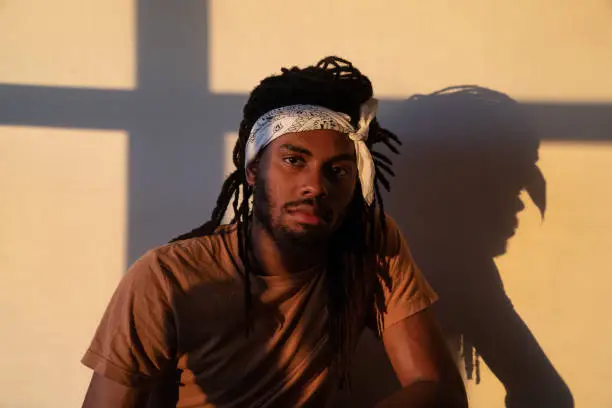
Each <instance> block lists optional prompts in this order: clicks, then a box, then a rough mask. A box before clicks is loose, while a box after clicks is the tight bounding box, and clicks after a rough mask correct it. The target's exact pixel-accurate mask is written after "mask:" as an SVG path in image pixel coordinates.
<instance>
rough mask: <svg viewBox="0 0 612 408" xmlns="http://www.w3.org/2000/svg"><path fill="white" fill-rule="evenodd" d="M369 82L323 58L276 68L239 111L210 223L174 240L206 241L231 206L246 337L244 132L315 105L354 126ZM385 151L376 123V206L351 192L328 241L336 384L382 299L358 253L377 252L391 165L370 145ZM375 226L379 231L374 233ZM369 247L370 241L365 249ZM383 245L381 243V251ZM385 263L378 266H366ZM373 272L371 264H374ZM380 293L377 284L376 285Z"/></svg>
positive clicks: (372, 136) (384, 134)
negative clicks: (369, 311)
mask: <svg viewBox="0 0 612 408" xmlns="http://www.w3.org/2000/svg"><path fill="white" fill-rule="evenodd" d="M372 94H373V90H372V84H371V82H370V80H369V79H368V78H367V77H366V76H364V75H363V74H361V72H359V70H357V69H356V68H355V67H353V65H352V64H351V63H350V62H348V61H346V60H343V59H340V58H337V57H327V58H324V59H323V60H321V61H320V62H319V63H318V64H316V65H315V66H309V67H307V68H303V69H300V68H297V67H293V68H290V69H287V68H283V69H282V70H281V74H280V75H275V76H271V77H268V78H266V79H264V80H263V81H262V82H261V83H260V84H259V85H258V86H257V87H256V88H255V89H254V90H253V92H252V93H251V95H250V97H249V99H248V102H247V103H246V105H245V107H244V111H243V119H242V122H241V123H240V129H239V132H238V141H237V142H236V145H235V146H234V150H233V163H234V166H235V167H236V169H235V170H234V171H233V172H232V173H231V174H230V176H229V177H228V178H227V179H226V180H225V182H224V183H223V187H222V189H221V193H220V194H219V197H218V198H217V204H216V206H215V208H214V210H213V212H212V217H211V220H210V221H208V222H207V223H205V224H204V225H202V226H200V227H198V228H196V229H194V230H192V231H191V232H189V233H186V234H183V235H181V236H179V237H177V238H175V239H174V240H173V241H176V240H183V239H188V238H193V237H201V236H205V235H209V234H212V233H213V232H214V231H215V230H216V229H217V227H219V225H220V224H221V222H222V220H223V217H224V215H225V213H226V211H227V210H228V209H229V206H230V203H231V206H232V209H233V214H234V215H233V218H232V219H231V221H230V223H231V224H235V225H236V227H237V233H238V250H239V257H240V259H241V261H242V263H243V265H244V272H243V273H244V299H245V313H246V322H247V327H246V331H247V335H248V332H249V324H250V319H249V317H250V310H251V304H252V299H251V296H252V295H251V285H250V273H251V269H252V268H251V259H253V258H252V256H251V255H252V254H251V251H252V248H251V243H250V240H249V239H248V234H249V226H250V224H251V222H252V218H251V217H252V212H251V209H250V205H249V200H250V198H251V196H252V194H253V187H251V186H250V185H249V184H248V183H247V180H246V174H245V170H244V169H245V147H246V143H247V140H248V138H249V134H250V131H251V128H252V127H253V125H254V123H255V122H256V121H257V119H258V118H259V117H261V116H262V115H264V114H265V113H267V112H269V111H271V110H273V109H276V108H280V107H283V106H288V105H294V104H309V105H319V106H323V107H326V108H328V109H331V110H334V111H337V112H342V113H346V114H348V115H349V116H350V117H351V123H352V124H353V125H355V124H356V123H357V122H358V118H359V113H360V112H359V109H360V106H361V104H362V103H364V102H365V101H367V100H369V99H370V98H371V97H372ZM381 143H382V144H384V145H385V146H386V147H387V148H388V149H390V150H391V151H392V152H394V153H397V149H396V146H397V145H398V144H399V143H400V142H399V140H398V138H397V137H396V136H395V135H394V134H393V133H391V132H389V131H388V130H385V129H383V128H381V127H380V126H379V124H378V122H377V120H376V119H374V120H373V121H372V123H371V125H370V129H369V135H368V139H367V145H368V148H369V149H370V151H371V153H372V157H373V159H374V165H375V170H376V176H375V177H376V178H375V201H374V203H373V204H372V205H371V206H367V205H366V204H365V202H364V200H363V197H362V195H361V188H360V186H359V184H358V185H357V188H356V191H355V194H354V197H353V200H352V201H351V203H350V204H349V208H348V211H347V216H346V219H345V221H344V223H343V225H342V226H341V227H340V228H339V230H338V231H336V232H335V233H334V234H339V235H341V236H342V239H332V240H331V244H330V248H329V253H330V256H329V259H328V265H327V267H328V270H333V271H334V273H330V274H328V275H327V276H326V279H327V287H328V302H327V310H328V325H329V327H328V329H329V330H328V333H329V339H330V343H331V351H332V356H333V357H332V358H334V359H335V360H336V362H337V364H338V369H339V372H340V379H341V385H342V382H343V381H342V380H344V379H345V375H346V372H347V370H348V366H349V358H350V354H351V350H350V346H351V344H352V339H353V335H354V334H356V333H355V332H354V329H355V328H356V327H357V325H358V320H359V319H361V318H362V317H363V316H362V315H361V314H360V313H359V311H360V310H361V309H363V305H365V304H368V303H367V302H371V301H372V300H374V301H375V303H376V305H377V310H378V314H379V316H377V317H376V318H377V323H378V324H377V327H378V329H379V332H380V328H381V327H380V313H381V312H382V310H381V308H382V306H381V297H382V295H381V292H380V290H379V289H376V287H377V285H378V284H377V282H381V281H382V282H384V278H381V277H379V276H378V274H379V271H380V270H381V269H380V268H376V267H375V268H370V267H369V266H370V264H368V262H369V260H368V259H364V257H363V254H364V253H366V251H365V249H366V247H367V246H368V244H369V246H371V247H374V246H375V245H376V244H375V243H378V244H377V246H380V245H384V239H385V238H384V233H385V226H386V224H385V213H384V207H383V201H382V196H381V187H382V188H385V189H386V190H387V191H389V189H390V186H389V178H388V177H389V176H393V172H392V170H391V165H392V162H391V160H390V159H389V158H388V157H386V156H385V155H384V154H382V153H380V152H377V151H375V150H374V149H373V147H374V146H375V145H379V144H381ZM375 223H377V224H378V225H380V227H381V228H373V226H374V224H375ZM368 241H369V242H368ZM381 243H382V244H381ZM372 261H373V262H378V263H379V266H380V262H383V263H384V262H385V261H384V259H383V260H382V261H381V260H372ZM374 266H376V265H374ZM378 286H379V285H378Z"/></svg>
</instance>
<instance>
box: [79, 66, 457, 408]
mask: <svg viewBox="0 0 612 408" xmlns="http://www.w3.org/2000/svg"><path fill="white" fill-rule="evenodd" d="M375 113H376V101H375V100H374V99H372V85H371V83H370V81H369V80H368V78H367V77H365V76H363V75H362V74H361V73H360V72H359V71H358V70H357V69H355V68H354V67H353V66H352V65H351V64H350V63H348V62H347V61H344V60H341V59H338V58H333V57H330V58H326V59H324V60H322V61H321V62H319V64H317V65H316V66H312V67H308V68H305V69H298V68H292V69H283V71H282V74H280V75H277V76H273V77H270V78H267V79H265V80H264V81H262V82H261V84H260V85H259V86H258V87H257V88H255V90H254V91H253V92H252V94H251V96H250V98H249V101H248V102H247V104H246V106H245V108H244V118H243V121H242V123H241V125H240V131H239V139H238V142H237V144H236V147H235V148H234V157H233V158H234V164H235V165H236V170H235V171H234V172H233V173H232V174H231V175H230V176H229V177H228V179H227V180H226V181H225V183H224V185H223V189H222V192H221V194H220V195H219V198H218V200H217V207H216V208H215V209H214V211H213V215H212V220H211V221H209V222H208V223H206V224H204V225H203V226H202V227H200V228H197V229H195V230H194V231H192V232H191V233H189V234H185V235H183V236H181V237H179V238H177V239H176V240H175V241H174V242H173V243H171V244H169V245H166V246H163V247H160V248H157V249H154V250H152V251H150V252H148V253H147V254H146V255H144V256H143V257H142V258H141V259H140V260H139V261H137V262H136V263H135V264H134V265H133V266H132V268H130V271H129V272H128V273H127V275H126V276H125V278H124V279H123V281H122V282H121V284H120V285H119V288H118V289H117V292H116V293H115V295H114V296H113V299H112V300H111V302H110V304H109V306H108V309H107V311H106V313H105V315H104V318H103V319H102V322H101V324H100V327H99V329H98V331H97V333H96V335H95V337H94V340H93V342H92V345H91V347H90V348H89V350H88V351H87V353H86V355H85V357H84V358H83V362H84V364H85V365H87V366H89V367H91V368H92V369H93V370H94V376H93V379H92V382H91V385H90V388H89V390H88V392H87V395H86V398H85V402H84V407H86V408H98V407H113V408H114V407H123V408H128V407H129V408H134V407H171V406H177V407H206V408H208V407H303V406H309V407H310V406H312V407H320V406H325V404H326V403H327V402H328V400H329V399H330V397H331V395H332V394H333V392H334V390H335V388H336V386H337V385H339V384H340V385H343V384H344V383H345V382H346V381H345V380H346V373H347V370H348V367H349V363H350V357H351V354H352V352H353V350H354V347H355V345H356V341H357V338H358V335H359V333H360V332H361V331H362V330H363V328H365V327H366V326H369V327H371V328H373V329H374V330H376V331H377V332H378V333H379V334H380V335H381V336H382V340H383V342H384V344H385V348H386V350H387V354H388V356H389V358H390V360H391V362H392V363H393V366H394V367H395V371H396V373H397V376H398V379H399V381H400V382H401V383H402V385H403V386H404V389H402V390H401V391H400V392H398V393H397V394H395V395H393V396H391V397H390V398H389V399H388V400H386V401H384V402H383V403H382V404H381V406H403V407H438V406H440V407H464V406H466V405H467V404H466V398H465V390H464V389H463V383H462V381H461V378H460V376H459V374H458V372H457V370H456V367H455V365H454V363H453V361H452V358H451V356H450V354H449V352H448V350H447V349H446V347H445V345H444V342H443V340H442V339H441V336H440V335H439V333H438V331H437V329H436V325H435V323H434V321H433V320H432V317H431V315H430V313H429V312H428V311H427V310H426V309H427V308H428V307H429V306H430V305H431V304H432V303H433V302H434V301H435V300H436V295H435V293H434V292H433V291H432V290H431V288H430V287H429V285H428V284H427V282H426V281H425V279H424V278H423V277H422V275H421V273H420V271H419V270H418V269H417V268H416V266H415V265H414V263H413V261H412V258H411V256H410V253H409V251H408V248H407V247H406V244H405V242H404V240H403V238H402V236H401V234H400V232H399V231H398V229H397V227H396V225H395V223H394V222H393V220H391V219H390V218H388V217H385V213H384V210H383V208H382V201H381V195H380V191H379V184H380V183H382V185H383V186H388V181H387V178H386V177H385V174H386V173H390V170H391V169H390V167H389V165H390V160H389V159H388V158H386V157H385V156H384V155H382V154H380V153H379V152H375V151H374V150H373V149H372V148H373V146H374V145H375V144H377V143H380V142H383V143H384V144H385V145H387V146H389V147H391V148H393V143H394V142H396V141H397V139H396V138H395V136H394V135H393V134H391V133H390V132H388V131H386V130H384V129H382V128H380V126H379V125H378V122H377V120H376V118H375ZM251 199H252V201H251ZM230 202H231V203H232V207H233V210H234V215H233V219H232V221H231V223H230V224H229V225H220V224H221V220H222V219H223V217H224V215H225V212H226V210H227V209H228V207H229V205H230ZM373 375H375V373H373Z"/></svg>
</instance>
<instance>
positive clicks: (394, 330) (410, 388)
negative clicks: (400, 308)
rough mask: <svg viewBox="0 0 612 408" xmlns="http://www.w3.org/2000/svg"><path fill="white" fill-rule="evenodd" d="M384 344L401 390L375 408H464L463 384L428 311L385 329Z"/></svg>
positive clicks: (465, 398) (465, 402) (464, 393)
mask: <svg viewBox="0 0 612 408" xmlns="http://www.w3.org/2000/svg"><path fill="white" fill-rule="evenodd" d="M383 343H384V345H385V350H386V352H387V356H388V357H389V360H390V361H391V364H392V366H393V369H394V370H395V373H396V375H397V378H398V380H399V381H400V383H401V385H402V387H404V388H403V389H402V390H400V391H399V392H397V393H395V394H393V395H392V396H391V397H389V398H387V399H385V400H384V401H382V402H381V403H380V404H379V405H378V406H377V407H378V408H387V407H410V408H438V407H440V408H441V407H444V408H466V407H467V397H466V392H465V387H464V385H463V380H462V379H461V375H460V374H459V371H458V370H457V367H456V365H455V362H454V361H453V359H452V357H451V354H450V352H449V350H448V348H447V346H446V344H445V342H444V339H443V337H442V335H441V334H440V331H439V329H438V327H437V325H436V322H435V320H434V318H433V316H432V314H431V312H430V311H428V310H425V311H422V312H419V313H417V314H415V315H413V316H410V317H408V318H406V319H404V320H402V321H400V322H398V323H395V324H393V325H392V326H390V327H388V328H387V329H386V330H385V332H384V333H383Z"/></svg>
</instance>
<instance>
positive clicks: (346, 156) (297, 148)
mask: <svg viewBox="0 0 612 408" xmlns="http://www.w3.org/2000/svg"><path fill="white" fill-rule="evenodd" d="M280 148H281V149H285V150H290V151H292V152H295V153H300V154H303V155H305V156H309V157H312V152H311V151H310V150H308V149H306V148H304V147H300V146H296V145H292V144H283V145H280ZM343 160H348V161H355V160H356V156H355V155H354V154H348V153H343V154H339V155H337V156H334V157H332V158H331V159H329V160H327V162H329V163H333V162H338V161H343Z"/></svg>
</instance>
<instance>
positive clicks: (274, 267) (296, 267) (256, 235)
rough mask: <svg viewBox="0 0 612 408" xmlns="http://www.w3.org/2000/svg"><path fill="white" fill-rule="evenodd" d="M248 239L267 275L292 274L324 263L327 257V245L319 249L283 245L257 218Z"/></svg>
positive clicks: (262, 270) (263, 271) (261, 267)
mask: <svg viewBox="0 0 612 408" xmlns="http://www.w3.org/2000/svg"><path fill="white" fill-rule="evenodd" d="M248 239H250V240H251V246H252V248H253V254H254V256H255V259H256V261H257V264H258V265H259V268H260V269H261V273H262V274H265V275H276V276H290V275H293V274H296V273H300V272H305V271H307V270H310V269H313V268H316V267H318V266H320V265H323V264H324V262H325V260H326V259H327V252H326V251H325V248H326V247H327V246H326V245H321V246H320V247H319V248H317V249H314V248H306V249H305V248H303V247H299V246H296V245H290V244H288V245H282V244H281V243H279V242H278V241H277V240H276V239H274V237H273V236H272V234H271V233H270V231H268V229H267V228H265V227H264V226H263V225H262V224H261V223H260V222H257V220H255V219H254V220H253V224H252V225H251V233H250V236H249V238H248Z"/></svg>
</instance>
